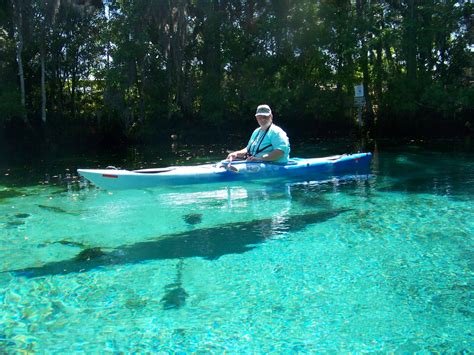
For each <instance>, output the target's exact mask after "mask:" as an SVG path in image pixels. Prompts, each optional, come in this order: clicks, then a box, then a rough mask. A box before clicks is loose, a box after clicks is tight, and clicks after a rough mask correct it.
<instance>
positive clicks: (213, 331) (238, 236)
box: [0, 142, 474, 353]
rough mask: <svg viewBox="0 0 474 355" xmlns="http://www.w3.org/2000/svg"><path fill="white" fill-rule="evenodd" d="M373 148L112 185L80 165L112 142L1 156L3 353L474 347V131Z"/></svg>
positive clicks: (305, 149)
mask: <svg viewBox="0 0 474 355" xmlns="http://www.w3.org/2000/svg"><path fill="white" fill-rule="evenodd" d="M349 146H350V144H349ZM355 147H357V145H356V144H355V145H354V146H353V148H355ZM369 148H370V150H371V151H373V152H374V161H373V166H372V172H373V174H372V175H371V176H365V177H364V176H363V177H357V178H354V179H349V180H346V181H338V180H330V181H326V182H292V183H287V182H284V181H278V180H277V181H273V182H268V181H267V182H257V183H246V184H242V183H232V184H229V185H226V184H215V185H205V186H202V185H196V186H189V187H185V188H183V187H182V188H177V187H175V188H166V189H165V188H162V189H150V190H143V191H118V192H113V193H111V192H107V191H103V190H99V189H96V188H94V187H93V186H91V185H87V184H84V183H81V182H78V181H77V180H76V178H75V177H74V174H72V172H73V171H74V169H75V168H76V167H77V166H78V165H79V164H80V165H81V166H83V165H82V164H88V166H89V167H94V166H96V165H101V164H102V166H106V165H109V162H108V161H106V160H105V159H104V158H97V159H95V160H90V161H87V159H86V158H77V159H71V158H70V159H67V160H66V159H63V160H62V161H61V162H58V163H50V164H44V163H41V162H40V163H39V164H26V165H22V164H15V165H11V166H10V165H9V166H4V167H2V171H1V173H2V178H1V179H0V183H1V184H2V186H0V231H1V234H0V271H2V272H1V273H0V352H7V353H14V352H18V351H35V352H40V353H41V352H58V353H60V352H132V351H153V352H159V351H163V352H166V351H184V352H198V351H199V352H204V351H205V352H208V351H210V352H216V353H221V352H224V351H226V352H232V353H242V352H257V353H261V352H349V351H350V352H369V351H370V352H372V351H383V352H386V351H395V352H415V351H418V352H431V351H436V352H438V351H439V352H472V351H474V343H473V331H474V329H473V324H474V322H473V315H474V303H473V291H474V279H473V271H474V257H473V240H474V218H473V216H474V203H473V201H474V199H473V197H474V152H473V150H472V148H471V145H470V144H459V143H452V142H444V143H441V144H439V145H431V146H428V145H426V144H420V143H414V142H411V143H408V144H406V145H396V144H388V143H386V144H379V145H372V146H370V147H369ZM186 149H188V150H186ZM343 149H347V144H346V145H339V146H338V145H337V144H323V143H319V144H315V143H313V144H306V145H304V146H301V147H299V148H298V147H296V148H295V151H297V153H300V154H301V155H303V156H307V157H309V156H313V155H314V156H317V155H319V154H318V153H320V152H323V154H324V155H331V154H337V153H341V152H344V151H342V150H343ZM191 150H192V149H191ZM196 150H197V151H200V150H199V149H196ZM298 150H299V152H298ZM314 152H317V153H314ZM221 153H222V149H221V148H216V149H214V150H213V151H212V152H209V151H205V152H201V153H200V154H190V152H189V147H187V148H185V149H183V150H180V151H178V152H177V153H175V155H172V154H169V155H168V156H167V157H162V158H159V159H158V158H156V156H154V155H153V154H149V153H141V152H135V153H134V154H132V156H133V158H131V156H130V155H127V156H125V157H114V158H110V159H108V160H114V159H115V161H112V163H114V165H116V164H117V163H122V164H123V166H127V164H130V165H128V167H137V165H143V166H154V165H159V164H160V159H163V160H161V161H166V162H167V163H168V162H171V163H172V162H173V161H174V162H178V163H188V164H193V163H201V162H204V161H212V160H213V159H217V158H218V157H219V156H220V155H221ZM137 156H138V158H137ZM81 159H82V160H81ZM55 164H56V165H55ZM94 164H95V165H94ZM131 165H134V166H131ZM45 166H46V167H45ZM66 169H69V170H66ZM59 174H61V176H59ZM68 174H71V176H69V175H68ZM25 175H27V176H25Z"/></svg>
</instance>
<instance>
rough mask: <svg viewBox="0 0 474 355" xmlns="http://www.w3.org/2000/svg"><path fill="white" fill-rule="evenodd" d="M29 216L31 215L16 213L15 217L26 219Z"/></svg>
mask: <svg viewBox="0 0 474 355" xmlns="http://www.w3.org/2000/svg"><path fill="white" fill-rule="evenodd" d="M30 216H31V215H30V214H28V213H17V214H16V215H15V217H16V218H28V217H30Z"/></svg>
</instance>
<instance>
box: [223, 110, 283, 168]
mask: <svg viewBox="0 0 474 355" xmlns="http://www.w3.org/2000/svg"><path fill="white" fill-rule="evenodd" d="M255 117H256V119H257V122H258V124H259V126H260V127H258V128H257V129H256V130H255V131H253V133H252V136H251V137H250V140H249V142H248V144H247V146H246V147H245V148H243V149H241V150H237V151H235V152H232V153H230V154H229V155H228V156H227V160H228V161H229V162H232V160H234V159H245V160H247V161H271V162H275V163H286V162H288V159H289V156H290V141H289V140H288V136H287V135H286V132H285V131H284V130H282V129H281V128H280V127H278V126H277V125H275V124H273V115H272V110H271V109H270V106H268V105H259V106H258V107H257V112H256V113H255Z"/></svg>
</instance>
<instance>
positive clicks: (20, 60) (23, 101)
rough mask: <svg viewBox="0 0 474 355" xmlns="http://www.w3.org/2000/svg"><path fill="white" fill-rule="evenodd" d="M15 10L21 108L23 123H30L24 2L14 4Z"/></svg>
mask: <svg viewBox="0 0 474 355" xmlns="http://www.w3.org/2000/svg"><path fill="white" fill-rule="evenodd" d="M13 7H14V10H15V11H16V17H15V19H16V21H17V24H16V35H17V38H16V60H17V63H18V77H19V79H20V99H21V107H22V108H23V121H24V122H25V123H28V119H27V116H26V94H25V74H24V71H23V6H22V0H18V1H14V2H13Z"/></svg>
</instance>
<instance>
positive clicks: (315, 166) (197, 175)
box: [77, 153, 372, 190]
mask: <svg viewBox="0 0 474 355" xmlns="http://www.w3.org/2000/svg"><path fill="white" fill-rule="evenodd" d="M371 159H372V154H371V153H358V154H350V155H335V156H331V157H325V158H310V159H305V158H292V159H290V160H289V161H288V163H286V164H278V163H268V162H247V161H233V162H232V163H231V164H230V163H229V162H227V161H222V162H220V163H217V164H205V165H195V166H171V167H167V168H158V169H142V170H120V169H78V170H77V171H78V173H79V174H80V175H81V176H83V177H85V178H86V179H88V180H90V181H91V182H93V183H94V184H95V185H97V186H99V187H101V188H104V189H110V190H112V189H140V188H147V187H158V186H162V185H168V186H169V185H185V184H205V183H210V182H225V181H236V180H254V179H268V178H276V177H283V178H285V177H287V178H304V179H320V178H327V177H331V176H337V175H341V174H357V173H360V174H363V173H367V172H368V170H369V166H370V161H371Z"/></svg>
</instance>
